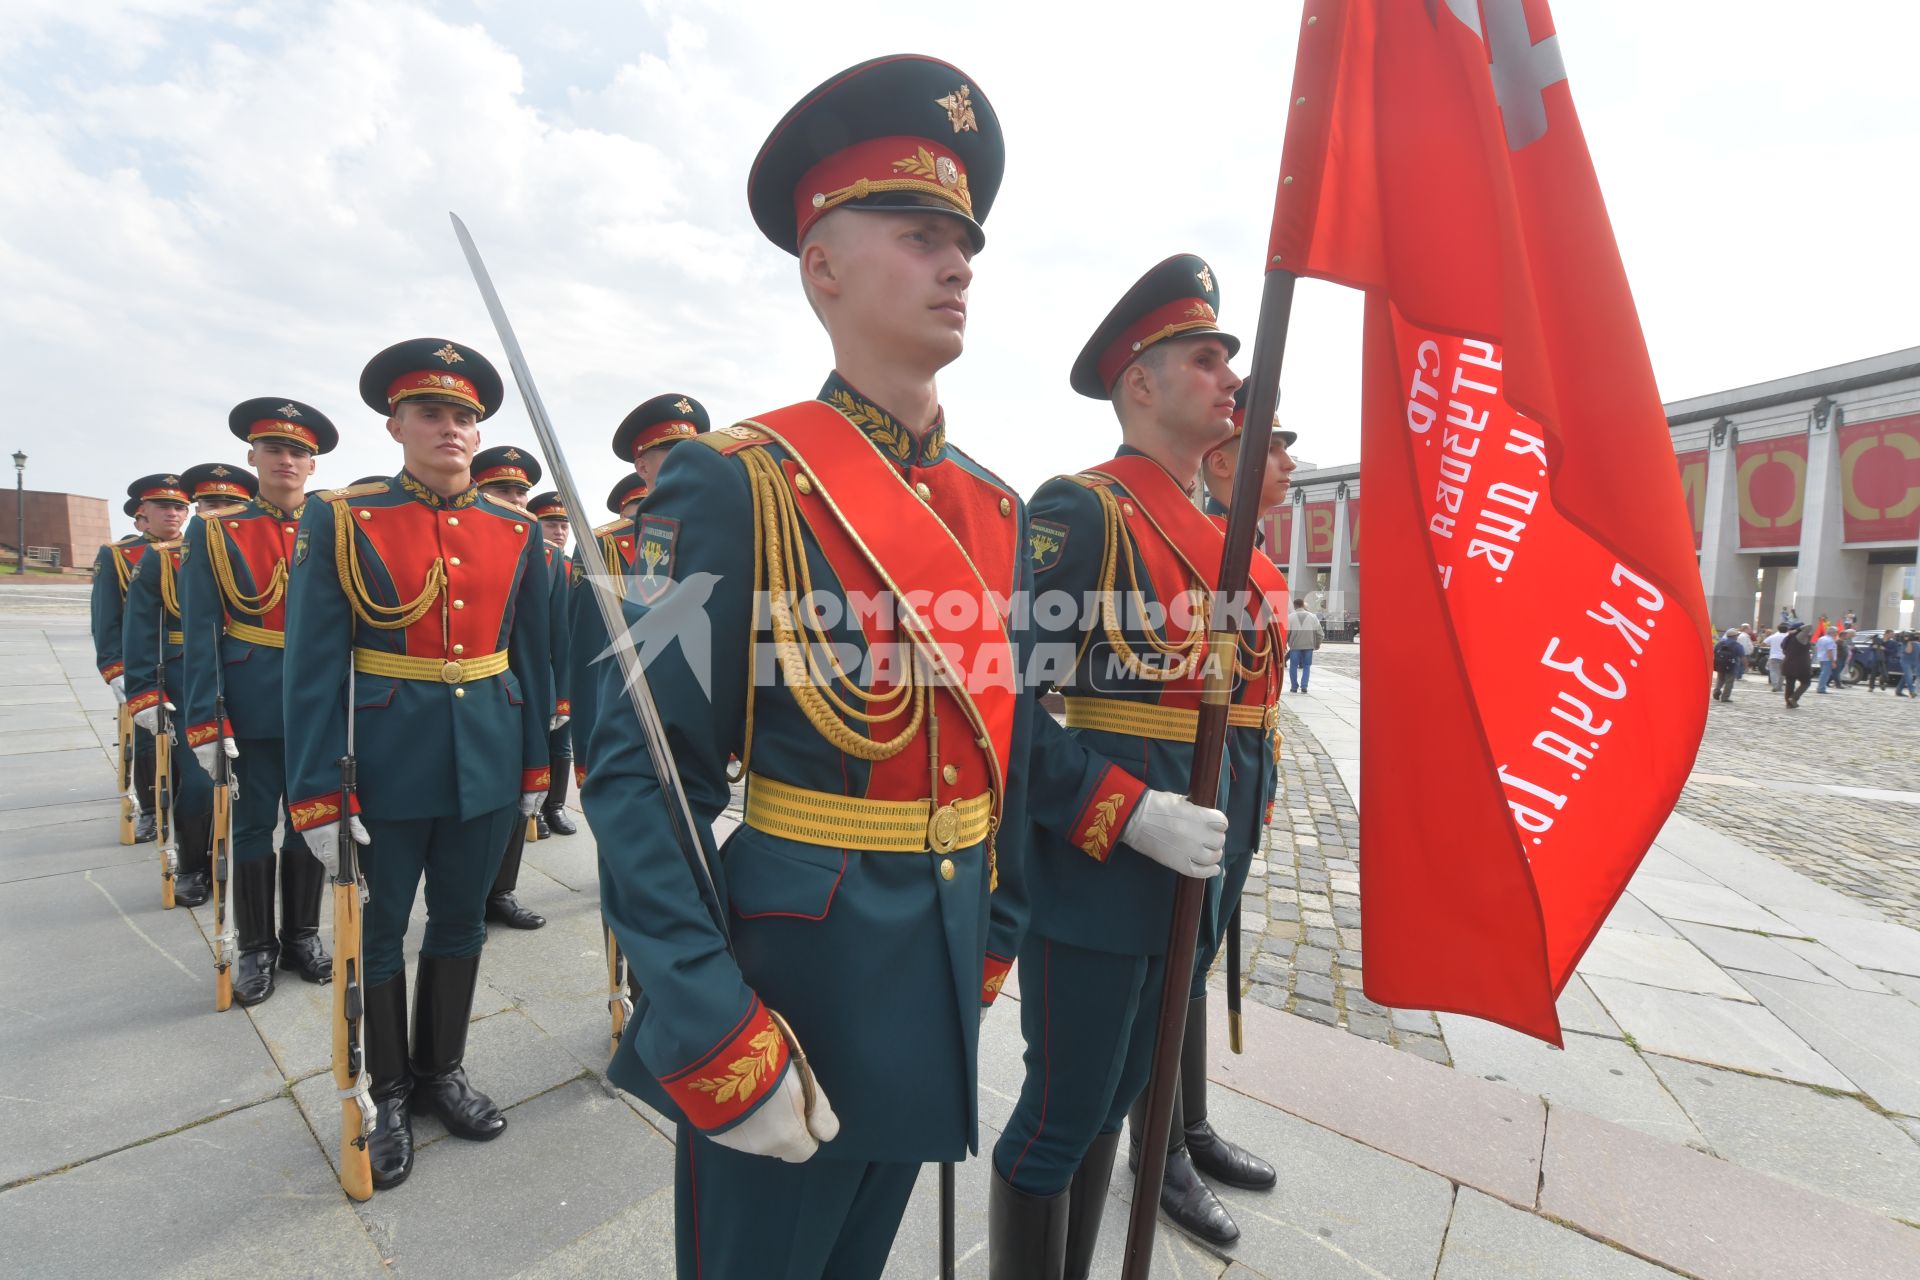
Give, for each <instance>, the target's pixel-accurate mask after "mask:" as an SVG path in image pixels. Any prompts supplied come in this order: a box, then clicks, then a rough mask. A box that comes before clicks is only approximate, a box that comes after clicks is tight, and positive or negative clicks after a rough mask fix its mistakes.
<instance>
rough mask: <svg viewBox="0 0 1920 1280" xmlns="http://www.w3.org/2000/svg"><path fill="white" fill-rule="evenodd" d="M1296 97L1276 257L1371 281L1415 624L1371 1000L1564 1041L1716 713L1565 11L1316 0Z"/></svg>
mask: <svg viewBox="0 0 1920 1280" xmlns="http://www.w3.org/2000/svg"><path fill="white" fill-rule="evenodd" d="M1496 84H1497V85H1498V88H1497V89H1496ZM1291 101H1292V103H1293V110H1292V112H1291V114H1290V118H1289V121H1288V132H1287V146H1286V154H1285V158H1284V160H1283V162H1282V167H1281V172H1282V178H1281V185H1280V190H1279V197H1278V200H1277V202H1276V209H1275V218H1274V232H1273V239H1272V242H1271V248H1270V253H1269V266H1270V267H1279V268H1284V269H1290V270H1293V271H1296V272H1299V273H1301V274H1305V275H1312V276H1319V277H1322V278H1326V279H1330V280H1335V281H1338V282H1341V283H1345V284H1350V285H1354V286H1356V287H1359V288H1362V289H1364V290H1366V291H1367V308H1366V312H1367V321H1366V340H1365V341H1366V347H1365V352H1364V356H1365V358H1364V362H1363V368H1364V378H1365V388H1364V397H1363V409H1362V426H1361V433H1362V434H1361V477H1362V482H1363V484H1364V485H1365V488H1366V492H1367V495H1368V500H1369V504H1370V505H1369V507H1368V516H1369V519H1370V520H1371V521H1372V524H1373V533H1374V547H1373V552H1372V554H1371V555H1370V556H1369V557H1368V558H1367V560H1366V561H1365V563H1364V565H1363V567H1362V572H1361V590H1362V593H1363V594H1364V596H1365V598H1366V599H1368V600H1370V601H1375V602H1381V601H1391V602H1392V607H1393V609H1394V611H1395V613H1396V617H1397V618H1398V620H1399V621H1401V622H1402V623H1403V624H1404V625H1400V626H1395V627H1392V628H1377V629H1375V630H1373V631H1371V632H1369V639H1368V642H1367V644H1366V646H1365V647H1364V649H1363V650H1362V664H1363V669H1362V679H1361V711H1360V718H1361V729H1362V733H1361V771H1362V773H1363V775H1364V776H1365V778H1366V779H1367V780H1368V781H1367V785H1365V786H1364V787H1363V789H1362V798H1361V824H1360V825H1361V831H1362V833H1363V839H1364V844H1363V846H1362V852H1361V857H1360V877H1361V915H1362V921H1363V929H1364V931H1365V933H1366V938H1367V957H1366V960H1367V963H1366V991H1367V994H1368V995H1369V996H1370V997H1372V998H1373V999H1375V1000H1377V1001H1379V1002H1381V1003H1383V1004H1389V1005H1399V1006H1408V1007H1417V1008H1430V1009H1447V1010H1454V1011H1458V1012H1463V1013H1470V1014H1474V1015H1477V1016H1480V1017H1484V1018H1488V1019H1491V1020H1493V1021H1496V1022H1500V1023H1504V1024H1505V1025H1507V1026H1510V1027H1514V1028H1516V1029H1518V1030H1521V1031H1524V1032H1527V1033H1528V1034H1531V1035H1535V1036H1538V1037H1540V1038H1541V1039H1544V1040H1548V1041H1551V1042H1553V1043H1556V1044H1557V1043H1559V1040H1560V1024H1559V1019H1558V1017H1557V1015H1556V1013H1555V1010H1554V999H1555V997H1556V996H1557V994H1558V993H1559V991H1560V989H1561V987H1562V986H1563V985H1564V984H1565V983H1566V982H1567V980H1568V979H1569V978H1570V977H1571V976H1572V973H1573V968H1574V965H1575V963H1576V962H1577V961H1578V960H1579V958H1580V955H1581V954H1582V953H1583V952H1584V951H1585V950H1586V948H1587V946H1588V944H1589V943H1590V942H1591V941H1592V940H1593V937H1594V934H1595V933H1597V932H1598V930H1599V928H1600V925H1601V923H1602V922H1603V921H1604V920H1605V918H1606V916H1607V913H1608V911H1610V910H1611V909H1612V907H1613V904H1614V903H1615V902H1616V901H1617V900H1618V898H1619V895H1620V893H1621V891H1622V890H1623V889H1624V888H1625V887H1626V883H1627V880H1628V878H1629V877H1630V876H1631V875H1632V874H1633V870H1634V868H1635V867H1636V866H1637V865H1638V864H1639V861H1640V859H1641V857H1642V856H1643V855H1644V854H1645V852H1646V850H1647V848H1648V847H1649V846H1650V845H1651V843H1652V841H1653V837H1654V835H1655V834H1656V833H1657V832H1658V831H1659V829H1660V825H1661V823H1662V822H1663V821H1664V820H1665V819H1666V816H1667V814H1668V813H1669V812H1670V811H1671V809H1672V807H1673V802H1674V800H1675V799H1676V798H1677V797H1678V795H1679V792H1680V788H1681V786H1682V785H1683V784H1684V782H1685V780H1686V775H1687V771H1688V769H1689V768H1690V767H1691V765H1692V762H1693V756H1694V752H1695V750H1696V748H1697V747H1698V744H1699V739H1700V731H1701V728H1702V726H1703V724H1704V721H1705V717H1706V700H1705V699H1704V698H1703V697H1702V696H1701V690H1702V688H1703V687H1704V686H1705V684H1706V677H1707V670H1708V664H1707V646H1706V643H1705V641H1706V636H1707V633H1708V620H1707V616H1706V606H1705V601H1704V599H1703V598H1702V595H1701V588H1700V577H1699V572H1698V569H1697V566H1696V563H1695V556H1694V551H1693V547H1692V531H1691V530H1690V529H1689V527H1688V520H1687V508H1686V503H1685V499H1684V497H1683V495H1682V490H1681V486H1680V483H1679V480H1680V477H1679V473H1678V470H1677V468H1676V467H1675V465H1674V453H1673V446H1672V442H1671V439H1670V437H1669V435H1668V431H1667V424H1666V418H1665V414H1664V412H1663V410H1662V408H1661V405H1660V397H1659V394H1658V391H1657V390H1656V388H1655V386H1654V381H1653V373H1652V369H1651V367H1650V365H1649V363H1648V360H1647V354H1646V345H1645V341H1644V339H1643V338H1642V336H1641V333H1640V327H1639V322H1638V319H1637V317H1636V316H1635V313H1634V309H1633V300H1632V297H1631V295H1630V294H1629V292H1628V289H1627V283H1626V276H1625V273H1624V271H1623V270H1622V269H1621V265H1620V259H1619V253H1618V250H1617V249H1616V247H1615V244H1614V240H1613V233H1612V230H1611V227H1610V226H1609V224H1608V221H1607V216H1606V209H1605V205H1604V203H1603V202H1602V200H1601V196H1600V190H1599V186H1598V183H1597V182H1596V180H1595V178H1594V174H1593V168H1592V163H1591V161H1590V160H1589V158H1588V155H1587V149H1586V143H1585V140H1584V138H1583V136H1582V134H1581V132H1580V125H1579V122H1578V120H1577V119H1576V118H1575V115H1574V111H1573V102H1572V98H1571V96H1570V95H1569V93H1568V90H1567V85H1566V75H1565V71H1564V69H1563V68H1562V66H1561V63H1560V59H1559V50H1558V45H1557V42H1556V39H1555V37H1554V36H1553V28H1552V19H1551V16H1550V14H1549V13H1548V11H1547V6H1546V4H1545V3H1544V2H1543V0H1524V2H1523V0H1485V2H1484V3H1481V2H1479V0H1431V2H1429V0H1344V2H1342V0H1308V3H1307V5H1306V17H1305V21H1304V22H1303V25H1302V28H1301V35H1300V46H1299V55H1298V60H1297V62H1296V67H1295V82H1294V89H1293V93H1292V95H1291ZM1411 670H1419V671H1421V672H1423V673H1425V674H1424V675H1423V678H1421V679H1420V680H1416V681H1409V680H1406V679H1404V678H1403V677H1404V675H1405V673H1406V672H1408V671H1411Z"/></svg>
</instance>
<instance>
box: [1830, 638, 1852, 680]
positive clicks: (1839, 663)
mask: <svg viewBox="0 0 1920 1280" xmlns="http://www.w3.org/2000/svg"><path fill="white" fill-rule="evenodd" d="M1837 630H1838V631H1839V634H1838V635H1837V636H1835V637H1834V651H1833V690H1834V692H1836V693H1837V692H1839V691H1840V690H1841V689H1842V688H1844V687H1845V686H1844V684H1843V683H1842V682H1841V677H1842V676H1845V675H1846V674H1847V669H1848V668H1849V667H1851V666H1852V665H1853V634H1854V633H1853V627H1852V625H1851V624H1842V625H1841V626H1840V627H1839V628H1837Z"/></svg>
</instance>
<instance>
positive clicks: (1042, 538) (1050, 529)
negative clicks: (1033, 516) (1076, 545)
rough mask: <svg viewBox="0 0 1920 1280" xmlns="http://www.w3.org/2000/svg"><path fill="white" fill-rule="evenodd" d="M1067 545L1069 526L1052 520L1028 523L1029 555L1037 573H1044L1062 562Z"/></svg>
mask: <svg viewBox="0 0 1920 1280" xmlns="http://www.w3.org/2000/svg"><path fill="white" fill-rule="evenodd" d="M1066 547H1067V526H1065V525H1063V524H1056V523H1055V522H1053V521H1052V520H1032V521H1029V522H1028V524H1027V557H1028V558H1029V559H1030V560H1032V562H1033V571H1034V572H1035V573H1044V572H1045V571H1046V570H1048V569H1051V568H1053V566H1055V565H1056V564H1059V563H1060V555H1061V553H1062V552H1063V551H1065V550H1066Z"/></svg>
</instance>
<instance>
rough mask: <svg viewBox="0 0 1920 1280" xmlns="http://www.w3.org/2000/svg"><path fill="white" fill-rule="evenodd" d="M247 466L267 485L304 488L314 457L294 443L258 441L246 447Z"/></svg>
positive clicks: (314, 462) (313, 464) (311, 472)
mask: <svg viewBox="0 0 1920 1280" xmlns="http://www.w3.org/2000/svg"><path fill="white" fill-rule="evenodd" d="M247 465H248V466H249V467H252V468H253V473H254V474H255V475H257V476H259V477H260V482H261V483H262V484H265V485H267V486H269V487H270V488H275V489H305V488H306V487H307V479H308V477H310V476H311V475H313V469H314V466H315V465H316V459H315V458H314V456H313V455H312V454H311V453H308V452H307V451H306V450H305V449H302V448H301V447H300V446H299V445H297V444H282V443H281V442H280V441H277V440H262V441H261V442H260V443H259V444H256V445H254V446H253V448H251V449H249V450H247Z"/></svg>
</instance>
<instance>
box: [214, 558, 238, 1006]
mask: <svg viewBox="0 0 1920 1280" xmlns="http://www.w3.org/2000/svg"><path fill="white" fill-rule="evenodd" d="M211 536H213V537H216V538H217V537H219V536H221V535H220V531H219V529H218V528H215V529H214V530H212V531H211ZM215 644H216V648H215V649H214V654H213V661H214V669H215V671H216V672H217V671H218V670H219V664H220V651H219V649H218V647H217V645H218V641H217V640H216V641H215ZM213 719H214V737H213V1007H214V1011H215V1012H216V1013H225V1012H226V1011H227V1010H229V1009H231V1008H233V949H232V947H231V946H230V945H229V942H230V940H229V939H228V937H227V917H228V916H229V915H230V914H231V913H232V911H233V894H232V887H233V762H232V761H231V760H229V759H227V740H226V735H225V729H226V723H227V700H226V695H224V694H218V693H216V694H215V695H214V699H213Z"/></svg>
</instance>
